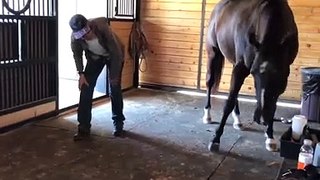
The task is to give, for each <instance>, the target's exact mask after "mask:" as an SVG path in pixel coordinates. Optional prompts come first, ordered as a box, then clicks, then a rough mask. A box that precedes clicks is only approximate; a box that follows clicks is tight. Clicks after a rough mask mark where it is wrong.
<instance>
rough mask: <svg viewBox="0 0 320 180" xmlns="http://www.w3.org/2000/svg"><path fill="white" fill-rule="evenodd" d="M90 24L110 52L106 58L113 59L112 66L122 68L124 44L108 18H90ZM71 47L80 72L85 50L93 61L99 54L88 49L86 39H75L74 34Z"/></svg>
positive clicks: (89, 59)
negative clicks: (112, 28)
mask: <svg viewBox="0 0 320 180" xmlns="http://www.w3.org/2000/svg"><path fill="white" fill-rule="evenodd" d="M88 25H89V27H90V28H91V30H92V31H93V32H94V33H95V35H96V36H97V38H98V40H99V43H100V44H101V46H102V47H103V48H104V49H106V51H107V53H108V54H109V55H108V57H106V58H108V60H109V61H111V62H110V64H111V68H115V69H119V68H120V67H119V66H121V68H120V69H122V65H123V62H124V45H123V44H122V43H121V41H120V39H119V37H118V36H117V35H116V34H115V33H114V32H113V31H112V30H111V28H110V27H109V25H108V20H107V18H104V17H99V18H94V19H89V20H88ZM71 49H72V52H73V58H74V60H75V64H76V67H77V71H78V72H82V71H83V59H82V56H83V51H84V52H85V56H86V58H87V60H88V61H93V59H94V58H93V56H97V55H95V54H93V53H92V52H91V51H89V50H88V46H87V43H86V42H85V40H83V39H74V37H73V36H71Z"/></svg>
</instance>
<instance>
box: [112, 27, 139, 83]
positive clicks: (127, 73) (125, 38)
mask: <svg viewBox="0 0 320 180" xmlns="http://www.w3.org/2000/svg"><path fill="white" fill-rule="evenodd" d="M110 26H111V28H112V29H113V31H114V32H115V33H116V34H117V35H118V36H119V38H120V40H121V42H122V43H123V44H124V45H125V62H124V67H123V71H122V84H121V85H122V89H128V88H130V87H132V86H133V73H134V61H133V60H132V59H131V58H130V56H129V54H128V51H127V49H128V42H129V35H130V31H131V26H132V22H120V21H111V22H110Z"/></svg>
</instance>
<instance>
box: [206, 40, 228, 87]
mask: <svg viewBox="0 0 320 180" xmlns="http://www.w3.org/2000/svg"><path fill="white" fill-rule="evenodd" d="M207 53H208V62H207V63H208V64H207V66H208V73H207V86H208V87H209V89H211V88H212V89H211V92H212V93H215V92H217V90H218V88H219V84H220V80H221V75H222V70H223V67H224V56H223V55H222V53H221V51H220V49H219V48H218V47H215V46H207Z"/></svg>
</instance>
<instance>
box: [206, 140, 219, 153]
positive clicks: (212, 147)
mask: <svg viewBox="0 0 320 180" xmlns="http://www.w3.org/2000/svg"><path fill="white" fill-rule="evenodd" d="M219 148H220V143H214V142H212V141H211V142H210V143H209V145H208V149H209V151H211V152H217V151H219Z"/></svg>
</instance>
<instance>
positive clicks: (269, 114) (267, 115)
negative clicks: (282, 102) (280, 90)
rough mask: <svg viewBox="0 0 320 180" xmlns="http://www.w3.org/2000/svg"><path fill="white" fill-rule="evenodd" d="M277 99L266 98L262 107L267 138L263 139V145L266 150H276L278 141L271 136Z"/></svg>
mask: <svg viewBox="0 0 320 180" xmlns="http://www.w3.org/2000/svg"><path fill="white" fill-rule="evenodd" d="M277 99H278V98H275V97H271V98H266V99H265V103H264V105H263V109H262V117H263V119H264V121H265V122H266V124H267V131H266V136H267V137H266V138H267V139H266V141H265V145H266V149H267V150H268V151H278V147H277V144H278V142H277V140H275V139H274V137H273V122H274V114H275V111H276V106H277Z"/></svg>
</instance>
